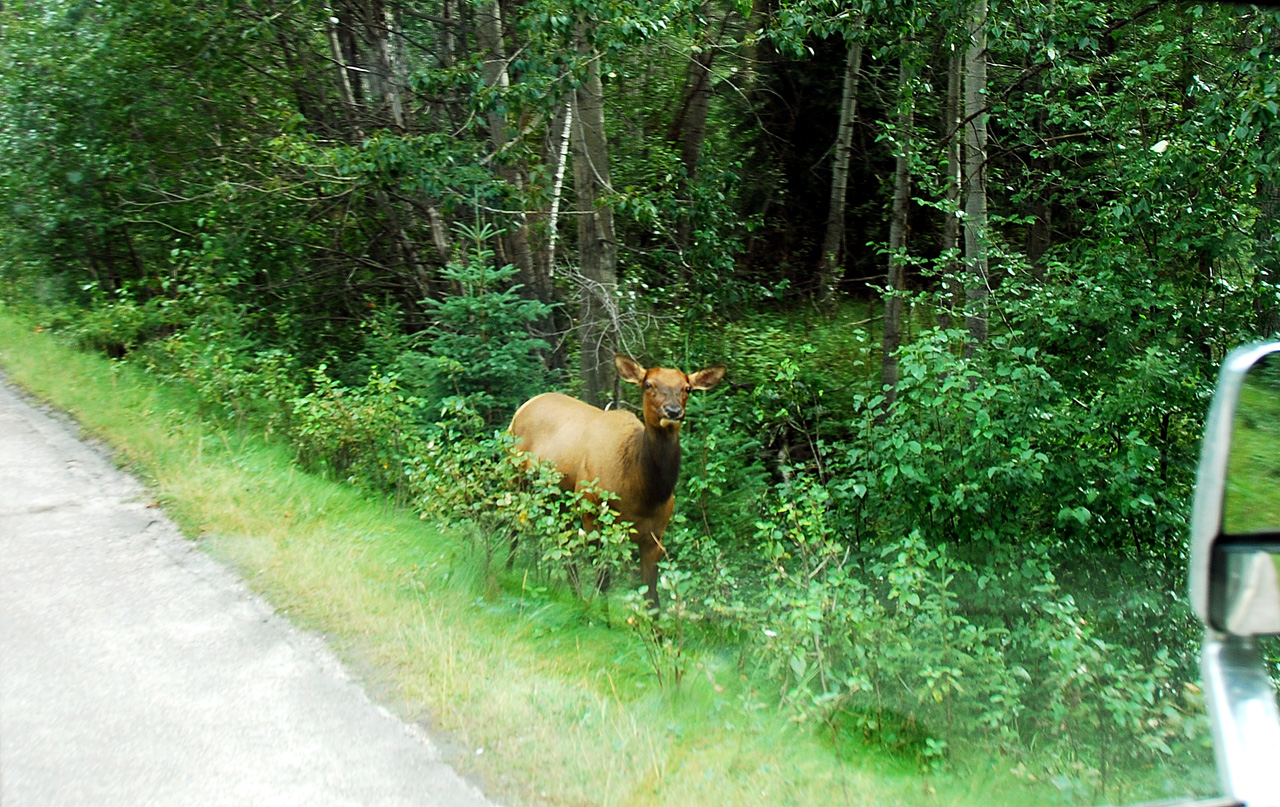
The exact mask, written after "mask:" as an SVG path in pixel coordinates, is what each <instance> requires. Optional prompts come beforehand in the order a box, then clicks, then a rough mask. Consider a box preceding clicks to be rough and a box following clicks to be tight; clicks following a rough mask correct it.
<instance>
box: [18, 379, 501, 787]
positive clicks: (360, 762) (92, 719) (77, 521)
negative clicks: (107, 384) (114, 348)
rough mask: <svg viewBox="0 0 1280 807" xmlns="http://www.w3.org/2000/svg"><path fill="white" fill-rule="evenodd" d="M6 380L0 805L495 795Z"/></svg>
mask: <svg viewBox="0 0 1280 807" xmlns="http://www.w3.org/2000/svg"><path fill="white" fill-rule="evenodd" d="M147 502H148V499H147V494H146V491H145V489H144V488H143V487H142V486H141V485H140V484H139V483H138V482H136V481H135V480H134V479H132V478H130V477H128V476H127V475H125V474H123V473H121V472H120V471H118V470H117V469H116V468H115V467H114V465H113V464H112V463H111V461H110V460H109V459H108V458H106V457H105V456H104V455H103V454H102V453H100V452H99V451H97V450H95V449H93V448H90V447H88V446H86V445H85V444H84V443H82V442H80V440H78V439H77V437H76V434H75V431H74V427H72V426H71V425H69V424H67V423H66V422H65V421H63V420H62V419H60V418H57V417H53V416H50V415H49V414H47V413H46V412H44V411H41V410H38V409H36V408H35V407H33V406H31V405H30V404H28V403H27V402H26V401H25V400H23V399H22V398H21V397H20V396H19V395H17V394H16V393H15V392H14V391H13V390H12V389H11V388H10V387H8V386H6V385H5V384H4V382H3V379H2V378H0V805H3V807H36V806H38V807H43V806H44V805H58V806H59V807H61V806H62V805H128V806H129V807H134V806H135V805H201V806H202V807H203V805H236V807H250V806H253V805H308V807H317V806H321V805H450V806H452V805H457V807H479V806H480V805H488V804H489V802H487V801H486V800H485V799H484V797H483V795H482V794H481V793H480V792H479V790H478V789H477V788H476V787H475V786H473V785H472V784H470V783H468V782H467V781H465V780H464V779H462V778H461V777H459V776H458V774H457V773H456V772H454V771H453V769H451V768H450V767H449V766H448V765H447V764H445V763H444V762H442V761H441V756H440V753H439V751H438V749H437V746H436V745H434V744H433V743H432V741H431V739H430V738H429V737H427V736H426V735H424V734H423V733H422V732H421V731H420V730H419V729H417V727H415V726H411V725H406V724H404V723H402V722H401V721H399V720H398V719H396V718H395V717H394V716H392V715H391V714H390V713H389V712H388V711H386V710H385V709H383V708H381V707H379V706H377V705H375V704H374V703H372V702H371V701H370V700H369V698H368V697H367V696H366V695H365V693H364V691H363V690H362V689H361V688H360V686H359V684H358V683H357V682H356V681H354V680H352V679H351V678H350V677H349V676H348V675H347V674H346V673H345V672H344V670H343V668H342V665H341V664H340V663H339V662H338V660H337V659H336V658H335V656H334V655H333V654H332V653H331V652H330V651H329V650H328V648H327V647H326V646H325V645H324V643H323V642H322V641H321V640H320V639H319V638H317V637H315V636H313V635H310V634H308V633H305V632H302V631H299V630H297V629H295V628H294V627H293V626H291V625H290V624H289V623H288V622H287V621H286V620H285V619H283V618H281V617H279V616H277V615H276V614H275V613H274V612H273V610H272V609H271V607H270V606H269V605H267V604H266V603H265V602H263V601H262V600H261V599H259V598H258V597H256V596H255V595H253V594H252V593H251V592H250V591H249V590H248V589H247V588H246V587H245V585H244V584H243V583H242V582H241V581H240V580H239V579H238V578H237V576H236V575H235V574H234V573H233V572H231V571H230V570H228V569H227V568H225V567H223V566H221V565H220V564H218V563H217V562H215V561H214V560H212V559H211V558H209V557H208V556H207V555H205V554H204V553H202V552H200V551H199V550H198V549H196V548H195V547H194V546H193V545H192V544H191V543H190V542H189V541H187V540H186V539H184V538H183V537H182V535H181V534H180V533H179V532H178V530H177V529H176V528H175V527H174V525H173V524H172V523H171V522H170V521H169V520H168V519H167V518H165V516H164V514H163V513H162V512H161V511H160V510H158V509H156V508H153V507H149V506H148V504H147Z"/></svg>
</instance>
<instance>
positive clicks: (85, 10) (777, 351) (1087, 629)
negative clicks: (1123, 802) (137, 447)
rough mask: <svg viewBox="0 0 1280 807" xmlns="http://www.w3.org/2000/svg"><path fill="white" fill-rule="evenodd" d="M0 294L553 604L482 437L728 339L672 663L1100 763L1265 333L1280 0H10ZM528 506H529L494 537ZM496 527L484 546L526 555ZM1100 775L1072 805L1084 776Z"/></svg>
mask: <svg viewBox="0 0 1280 807" xmlns="http://www.w3.org/2000/svg"><path fill="white" fill-rule="evenodd" d="M0 37H2V38H0V58H3V69H2V70H0V210H3V215H2V216H0V295H2V299H3V301H4V303H5V304H6V305H7V306H10V307H12V308H14V309H21V310H24V311H27V312H31V315H32V316H34V317H36V318H37V319H38V321H39V322H40V323H41V324H42V327H45V328H47V329H50V330H56V331H58V332H61V333H63V334H65V335H66V336H67V337H68V338H72V339H75V340H76V341H78V342H79V343H80V344H82V345H84V346H85V347H88V348H91V349H95V350H100V351H104V352H106V353H107V354H109V355H110V356H112V357H113V358H116V359H120V360H122V361H129V362H134V363H137V364H138V365H139V366H144V367H147V368H149V370H150V371H151V372H153V373H155V374H157V375H158V376H159V377H162V378H165V379H168V380H170V381H171V382H173V383H178V384H184V385H188V386H189V387H190V388H192V389H194V390H196V391H198V393H199V394H200V396H201V399H202V400H203V402H204V406H205V407H207V409H208V411H209V413H210V415H211V416H213V417H218V418H224V419H228V420H233V421H236V422H238V423H241V424H246V425H248V426H251V427H253V428H257V429H260V430H262V431H264V432H266V433H268V434H270V435H272V436H273V437H274V438H278V439H286V440H290V441H292V443H293V444H294V445H295V446H296V449H297V452H298V457H299V460H300V462H302V463H304V464H305V465H307V466H308V467H310V468H313V469H316V470H320V471H323V472H326V473H330V474H333V475H334V476H335V477H337V478H340V479H349V480H351V482H352V483H353V484H356V485H359V486H361V487H363V488H366V489H368V490H369V491H371V492H377V493H384V494H386V495H388V496H393V497H395V498H396V500H397V501H398V502H399V503H401V504H402V505H405V506H410V507H415V508H418V509H420V510H421V511H422V512H423V513H424V514H425V515H430V516H433V517H440V518H444V519H449V520H454V521H458V522H468V523H470V524H472V525H473V529H474V534H475V535H476V538H475V540H476V541H477V546H479V547H481V548H483V549H484V550H485V552H486V553H489V554H493V555H495V557H496V558H497V559H496V560H495V562H494V569H495V570H497V571H496V573H501V572H500V570H501V568H502V565H503V562H505V561H506V555H507V554H508V552H510V553H512V554H513V555H514V557H513V558H512V559H511V561H512V562H514V563H515V564H516V566H517V568H532V569H535V570H537V572H538V573H539V574H541V575H542V576H543V577H544V578H545V579H547V580H549V581H554V580H561V581H567V583H568V588H569V589H570V590H572V591H574V592H576V596H580V597H582V598H583V599H586V600H590V599H592V598H593V597H596V596H598V592H594V591H592V590H591V589H592V587H591V586H590V585H587V584H586V582H585V581H586V580H588V578H583V577H581V576H580V573H579V571H578V569H579V566H578V565H577V564H576V563H568V564H566V563H564V561H565V560H566V559H571V560H575V561H584V562H585V560H587V558H585V557H584V556H586V555H590V556H591V559H592V560H593V562H595V563H597V564H606V565H614V566H616V567H618V570H619V572H620V573H619V574H615V579H616V580H617V581H618V582H617V584H616V585H615V587H614V592H615V596H619V595H618V594H617V592H618V591H620V590H625V589H627V588H628V586H630V585H631V583H629V582H628V580H629V579H631V578H629V577H628V575H630V574H633V573H634V561H632V560H630V559H629V557H628V555H629V544H628V543H627V541H626V539H625V536H623V537H622V538H621V539H618V538H617V536H614V537H613V538H610V537H608V536H605V537H603V538H602V539H601V540H596V541H589V540H583V539H582V538H581V537H579V536H577V533H576V530H575V529H574V528H573V527H572V523H573V522H572V514H573V512H574V511H575V510H576V511H580V510H581V509H582V508H584V507H589V506H591V503H590V502H588V501H585V500H582V499H578V500H576V501H574V502H572V503H571V505H572V506H570V507H564V506H563V503H558V502H557V501H553V499H554V498H555V497H554V494H553V493H552V492H551V491H550V490H549V488H548V486H547V485H546V484H545V482H546V480H545V479H542V480H538V479H535V480H533V481H534V482H535V484H528V481H527V480H526V482H525V484H516V482H517V479H516V478H517V477H520V476H522V471H521V470H520V469H519V468H518V467H516V466H513V465H512V464H511V463H510V462H508V461H506V460H505V456H506V455H505V450H504V447H505V446H506V445H507V440H508V438H506V437H504V436H503V434H502V433H501V432H502V429H503V427H504V426H505V425H506V423H507V422H508V421H509V419H510V416H511V413H512V412H513V411H514V409H515V407H516V406H518V405H519V403H520V402H521V401H522V400H524V399H525V398H527V397H529V396H530V395H532V394H535V393H537V392H541V391H544V390H547V389H562V390H565V391H569V392H572V393H573V394H576V395H578V396H579V397H582V398H584V399H585V400H588V401H592V402H596V403H605V402H607V401H610V400H613V399H615V398H618V397H619V396H621V398H622V399H623V401H624V405H632V406H634V404H633V403H626V402H630V401H633V400H634V394H632V393H630V392H628V391H624V390H621V389H620V387H619V384H618V382H617V380H616V378H615V375H614V372H613V355H614V353H616V352H620V353H625V354H630V355H633V356H635V357H636V358H637V359H639V360H640V361H641V362H643V363H645V364H646V365H649V366H654V365H663V366H675V367H681V368H683V369H685V370H687V371H692V370H695V369H697V368H699V367H703V366H706V365H710V364H721V363H723V364H726V365H728V367H729V374H728V377H727V379H726V382H725V383H724V384H722V385H721V387H720V388H718V389H717V390H716V391H714V392H709V393H700V394H698V395H697V396H695V399H694V402H693V404H691V414H690V422H689V424H688V425H687V426H686V427H685V430H684V437H683V440H684V450H685V466H684V472H683V478H682V479H681V487H680V489H679V491H678V493H677V498H678V502H679V504H678V507H677V516H676V520H675V521H674V522H673V524H672V526H671V529H670V530H669V532H668V536H667V549H668V559H667V561H666V562H665V564H664V574H663V577H662V582H661V584H660V587H661V588H662V590H663V591H662V593H663V597H664V603H665V607H664V608H663V609H662V611H661V612H659V613H656V614H655V613H650V612H647V611H646V610H645V609H644V607H643V605H642V600H640V599H639V598H636V597H631V596H630V595H627V597H624V599H625V600H626V602H627V603H628V607H630V608H631V609H632V611H633V612H634V613H633V618H632V620H631V624H632V625H633V627H634V628H635V630H637V631H639V632H640V633H641V634H642V635H643V636H644V637H645V640H646V642H647V643H648V644H647V645H646V646H647V647H650V648H651V650H652V658H653V664H654V670H655V673H656V674H657V675H658V676H660V677H663V676H665V677H666V678H668V679H673V678H674V679H676V680H678V679H679V677H680V674H681V672H682V667H681V664H682V661H681V658H682V656H681V653H682V648H683V645H682V643H684V642H695V641H696V642H706V643H713V644H718V645H720V646H723V647H728V648H736V650H733V651H730V652H736V653H737V654H738V657H739V663H740V664H741V665H742V666H743V668H744V671H746V672H747V673H748V674H750V675H753V676H758V677H759V679H760V680H763V681H767V682H769V683H768V686H769V687H770V688H771V691H772V692H773V693H774V695H773V698H774V702H775V703H780V704H782V708H786V709H791V710H794V712H795V714H796V717H797V719H798V720H813V721H825V722H826V724H828V725H833V724H836V723H839V724H841V725H843V726H845V727H846V728H848V729H849V730H851V731H856V732H859V733H861V734H862V735H863V736H865V737H867V738H868V739H869V740H871V741H873V742H878V743H882V744H884V745H886V746H888V747H891V748H903V749H907V750H908V751H910V752H911V753H915V754H917V755H918V756H919V757H920V758H921V759H922V760H923V761H924V763H925V764H944V760H945V758H946V757H947V755H948V753H949V748H950V747H953V746H955V745H956V744H958V743H961V742H964V741H965V739H966V738H981V741H982V742H983V743H984V744H985V745H986V746H987V747H990V748H993V749H999V750H1000V752H1001V753H1005V754H1009V755H1011V756H1013V757H1020V756H1021V755H1024V754H1026V753H1028V749H1030V748H1032V747H1034V748H1035V749H1036V750H1035V754H1036V755H1035V756H1034V764H1035V765H1038V766H1040V767H1044V768H1047V769H1049V770H1051V771H1053V772H1054V773H1055V775H1059V776H1065V777H1072V778H1073V779H1074V780H1078V781H1079V782H1081V783H1082V786H1087V787H1094V788H1100V789H1101V792H1106V791H1105V788H1106V787H1107V778H1108V777H1111V776H1116V775H1117V774H1116V773H1115V770H1116V769H1117V768H1120V767H1127V768H1128V769H1142V770H1159V769H1163V767H1169V768H1170V769H1176V768H1177V766H1179V765H1182V764H1184V763H1186V761H1187V760H1189V759H1193V758H1194V759H1203V757H1204V753H1205V752H1204V749H1203V747H1202V746H1201V745H1200V744H1198V743H1197V742H1196V741H1195V733H1196V731H1197V730H1198V729H1197V728H1196V725H1197V724H1196V718H1195V716H1194V715H1195V694H1196V692H1197V689H1196V686H1195V682H1196V681H1197V679H1198V673H1197V671H1196V661H1195V654H1196V647H1197V643H1198V635H1197V631H1196V628H1195V623H1194V620H1193V619H1192V617H1191V616H1190V613H1189V611H1188V609H1187V608H1186V606H1185V595H1184V591H1183V589H1184V568H1185V555H1186V544H1187V537H1186V534H1187V512H1188V507H1189V501H1190V491H1191V486H1192V483H1193V478H1194V471H1195V460H1196V457H1197V452H1198V441H1199V436H1200V429H1201V425H1202V420H1203V417H1204V413H1205V410H1206V408H1207V403H1208V397H1209V395H1210V393H1211V391H1212V384H1213V378H1214V373H1215V372H1216V369H1215V368H1216V364H1217V362H1218V361H1219V360H1220V359H1221V358H1222V356H1223V355H1224V353H1225V352H1226V351H1227V350H1229V349H1230V348H1231V347H1233V346H1235V345H1236V344H1239V343H1241V342H1243V341H1248V340H1250V339H1255V338H1260V337H1265V336H1268V335H1273V336H1274V335H1276V334H1277V332H1278V331H1280V223H1278V222H1277V219H1276V215H1275V214H1276V205H1277V202H1278V201H1280V62H1278V55H1277V46H1278V45H1280V12H1277V11H1275V10H1260V9H1258V8H1256V7H1243V6H1242V7H1237V6H1227V5H1200V4H1195V3H1187V2H1149V1H1148V0H1115V2H1109V3H1100V2H1097V1H1096V0H1016V2H1015V1H1014V0H1010V1H1009V2H991V1H990V0H914V2H902V3H884V2H880V0H856V1H850V2H834V1H833V0H752V1H751V2H744V1H743V0H738V1H737V2H731V1H730V0H403V1H400V0H332V1H331V2H329V3H317V2H312V0H294V1H293V2H284V0H223V2H208V1H207V0H200V1H198V2H183V3H178V2H170V1H168V0H5V2H4V3H3V4H0ZM513 536H515V537H518V538H519V540H511V541H510V542H509V539H511V538H512V537H513ZM508 546H510V550H509V549H508ZM1095 792H1096V791H1095Z"/></svg>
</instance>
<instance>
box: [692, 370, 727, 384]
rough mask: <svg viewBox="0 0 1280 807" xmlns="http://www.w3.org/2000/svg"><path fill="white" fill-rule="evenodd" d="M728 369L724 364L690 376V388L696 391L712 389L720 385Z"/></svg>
mask: <svg viewBox="0 0 1280 807" xmlns="http://www.w3.org/2000/svg"><path fill="white" fill-rule="evenodd" d="M727 369H728V368H726V367H725V366H724V365H723V364H717V365H716V366H715V367H708V368H706V369H704V370H699V371H698V372H696V373H693V374H692V375H690V376H689V386H691V387H693V388H694V389H711V388H712V387H714V386H715V385H716V384H719V383H720V379H722V378H724V374H725V371H726V370H727Z"/></svg>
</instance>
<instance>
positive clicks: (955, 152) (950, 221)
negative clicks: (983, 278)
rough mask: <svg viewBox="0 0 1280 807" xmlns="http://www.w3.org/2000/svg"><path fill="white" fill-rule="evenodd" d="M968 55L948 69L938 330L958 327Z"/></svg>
mask: <svg viewBox="0 0 1280 807" xmlns="http://www.w3.org/2000/svg"><path fill="white" fill-rule="evenodd" d="M963 70H964V53H963V52H962V51H960V50H959V49H956V50H954V51H952V53H951V62H950V64H949V65H948V66H947V101H946V103H945V104H943V105H942V132H943V135H944V136H945V137H946V138H947V179H946V196H945V201H946V204H945V205H944V206H943V211H944V212H945V215H946V218H945V219H944V220H943V222H942V243H941V244H940V246H941V247H942V254H943V256H945V262H944V263H943V265H942V295H941V297H940V299H939V300H938V327H940V328H942V329H943V330H949V329H950V328H951V327H952V325H953V324H954V322H953V320H952V310H953V309H954V308H955V304H956V300H955V296H956V292H955V290H956V288H957V287H958V285H957V283H958V278H959V277H960V267H961V263H960V183H961V181H962V178H963V174H962V169H961V159H960V142H961V139H962V138H963V137H964V134H963V133H962V132H961V130H960V129H961V127H960V87H961V84H962V83H963V82H962V80H961V73H962V72H963Z"/></svg>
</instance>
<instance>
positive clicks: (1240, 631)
mask: <svg viewBox="0 0 1280 807" xmlns="http://www.w3.org/2000/svg"><path fill="white" fill-rule="evenodd" d="M1190 561H1191V562H1190V566H1191V569H1190V587H1191V605H1192V607H1193V608H1194V609H1195V612H1196V615H1197V616H1199V617H1200V620H1201V621H1202V622H1203V623H1204V625H1205V639H1204V646H1203V648H1202V651H1201V659H1200V667H1201V672H1202V674H1203V675H1204V685H1205V695H1206V701H1207V705H1208V707H1209V719H1210V722H1211V723H1212V726H1213V740H1214V752H1215V754H1216V756H1217V760H1218V775H1219V777H1220V779H1221V781H1222V787H1223V790H1224V791H1225V795H1226V796H1227V797H1229V798H1231V799H1235V800H1237V801H1238V802H1240V803H1242V804H1247V805H1264V804H1265V805H1280V777H1277V776H1276V774H1275V766H1276V761H1277V760H1278V759H1280V709H1277V707H1276V695H1275V691H1274V689H1273V687H1272V685H1271V679H1270V678H1269V676H1268V675H1267V670H1266V667H1265V666H1264V665H1263V662H1262V656H1261V654H1260V653H1259V652H1258V648H1257V646H1256V645H1255V644H1254V641H1253V640H1254V637H1255V636H1260V635H1269V634H1280V342H1271V343H1266V344H1257V345H1246V346H1245V347H1241V348H1237V349H1236V350H1233V351H1232V352H1231V353H1230V354H1229V355H1228V356H1227V358H1226V361H1224V362H1223V365H1222V371H1221V373H1220V374H1219V376H1218V386H1217V389H1216V390H1215V392H1214V395H1213V404H1212V406H1211V407H1210V409H1209V418H1208V421H1207V422H1206V424H1205V432H1204V445H1203V447H1202V449H1201V452H1200V468H1199V472H1198V474H1197V476H1196V492H1195V499H1194V501H1193V503H1192V510H1191V559H1190Z"/></svg>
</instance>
